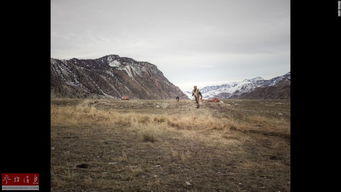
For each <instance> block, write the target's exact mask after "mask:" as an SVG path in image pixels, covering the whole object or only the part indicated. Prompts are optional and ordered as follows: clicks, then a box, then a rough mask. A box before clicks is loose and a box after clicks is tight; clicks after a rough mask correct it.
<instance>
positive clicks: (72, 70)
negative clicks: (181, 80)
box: [51, 55, 187, 99]
mask: <svg viewBox="0 0 341 192" xmlns="http://www.w3.org/2000/svg"><path fill="white" fill-rule="evenodd" d="M51 95H52V97H113V98H120V97H122V96H129V97H130V98H140V99H165V98H175V97H176V96H179V97H180V98H187V97H186V95H185V94H184V93H183V92H182V91H181V90H180V89H179V88H178V87H176V86H175V85H173V84H172V83H171V82H169V81H168V79H167V78H166V77H164V75H163V73H162V72H161V71H160V70H159V69H158V68H157V67H156V66H155V65H153V64H151V63H148V62H139V61H135V60H134V59H131V58H127V57H120V56H118V55H107V56H104V57H101V58H98V59H76V58H73V59H70V60H59V59H51Z"/></svg>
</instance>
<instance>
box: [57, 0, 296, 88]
mask: <svg viewBox="0 0 341 192" xmlns="http://www.w3.org/2000/svg"><path fill="white" fill-rule="evenodd" d="M109 54H116V55H119V56H122V57H130V58H133V59H135V60H137V61H148V62H150V63H153V64H155V65H156V66H157V67H158V68H159V69H160V70H161V71H162V72H163V74H164V75H165V76H166V77H167V78H168V80H170V81H171V82H172V83H174V84H175V85H177V86H179V87H180V88H181V89H183V90H190V89H191V88H192V87H193V85H198V86H199V88H202V87H203V86H206V85H217V84H223V83H227V82H231V81H240V80H243V79H246V78H253V77H256V76H261V77H263V78H265V79H269V78H272V77H275V76H278V75H283V74H285V73H287V72H289V71H290V0H243V1H241V0H52V1H51V56H52V57H53V58H57V59H69V58H74V57H75V58H80V59H93V58H99V57H102V56H105V55H109Z"/></svg>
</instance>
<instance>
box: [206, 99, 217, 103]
mask: <svg viewBox="0 0 341 192" xmlns="http://www.w3.org/2000/svg"><path fill="white" fill-rule="evenodd" d="M207 101H208V102H217V103H218V102H220V99H218V98H212V99H207Z"/></svg>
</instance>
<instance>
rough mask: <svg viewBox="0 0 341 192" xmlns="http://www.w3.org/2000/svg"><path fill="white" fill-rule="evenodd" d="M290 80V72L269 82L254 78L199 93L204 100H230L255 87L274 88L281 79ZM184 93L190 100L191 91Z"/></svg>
mask: <svg viewBox="0 0 341 192" xmlns="http://www.w3.org/2000/svg"><path fill="white" fill-rule="evenodd" d="M285 78H287V79H289V80H290V72H289V73H287V74H285V75H282V76H278V77H275V78H272V79H269V80H265V79H263V78H262V77H255V78H252V79H244V80H242V81H240V82H230V83H226V84H222V85H214V86H206V87H203V88H202V89H201V93H202V96H203V98H204V99H208V98H214V97H219V98H231V97H238V96H240V95H242V94H244V93H249V92H251V91H253V90H254V89H255V88H257V87H268V86H275V85H276V84H277V83H278V82H280V81H282V80H283V79H285ZM184 93H185V94H186V95H187V96H188V97H189V98H191V96H192V92H191V91H184Z"/></svg>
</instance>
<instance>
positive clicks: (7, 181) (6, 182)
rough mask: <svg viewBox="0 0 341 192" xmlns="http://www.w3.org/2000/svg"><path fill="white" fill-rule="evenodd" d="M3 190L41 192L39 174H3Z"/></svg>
mask: <svg viewBox="0 0 341 192" xmlns="http://www.w3.org/2000/svg"><path fill="white" fill-rule="evenodd" d="M1 183H2V190H3V191H6V190H39V173H2V174H1Z"/></svg>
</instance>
